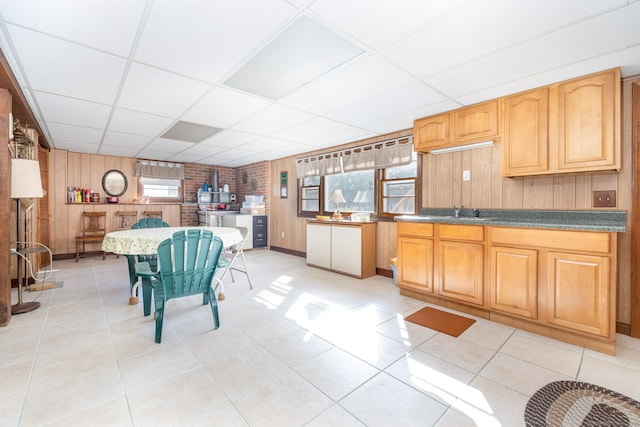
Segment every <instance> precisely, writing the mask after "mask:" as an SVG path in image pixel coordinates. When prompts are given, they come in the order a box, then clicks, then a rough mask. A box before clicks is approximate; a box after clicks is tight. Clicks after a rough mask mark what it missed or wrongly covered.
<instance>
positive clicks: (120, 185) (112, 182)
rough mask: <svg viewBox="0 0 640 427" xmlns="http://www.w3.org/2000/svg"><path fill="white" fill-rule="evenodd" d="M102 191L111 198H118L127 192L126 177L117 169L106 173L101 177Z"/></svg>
mask: <svg viewBox="0 0 640 427" xmlns="http://www.w3.org/2000/svg"><path fill="white" fill-rule="evenodd" d="M102 189H103V190H104V192H105V193H107V194H108V195H109V196H112V197H120V196H122V195H123V194H124V193H125V192H126V191H127V177H126V176H124V174H123V173H122V172H120V171H119V170H117V169H111V170H110V171H107V172H106V173H105V174H104V176H103V177H102Z"/></svg>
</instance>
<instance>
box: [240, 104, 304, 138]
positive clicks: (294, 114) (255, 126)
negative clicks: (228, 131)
mask: <svg viewBox="0 0 640 427" xmlns="http://www.w3.org/2000/svg"><path fill="white" fill-rule="evenodd" d="M311 119H313V116H312V115H311V114H308V113H305V112H302V111H299V110H296V109H293V108H289V107H285V106H283V105H278V104H274V105H272V106H270V107H268V108H266V109H264V110H262V111H260V112H259V113H256V114H254V115H253V116H251V117H249V118H248V119H246V120H243V121H241V122H240V123H238V124H237V125H235V126H233V128H234V129H235V130H240V131H245V132H252V133H255V134H261V135H270V134H272V133H274V132H279V131H281V130H284V129H287V128H290V127H292V126H296V125H298V124H300V123H303V122H306V121H309V120H311Z"/></svg>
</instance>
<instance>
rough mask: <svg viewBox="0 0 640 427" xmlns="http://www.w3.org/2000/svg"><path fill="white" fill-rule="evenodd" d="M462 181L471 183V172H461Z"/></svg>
mask: <svg viewBox="0 0 640 427" xmlns="http://www.w3.org/2000/svg"><path fill="white" fill-rule="evenodd" d="M462 180H463V181H471V171H470V170H464V171H462Z"/></svg>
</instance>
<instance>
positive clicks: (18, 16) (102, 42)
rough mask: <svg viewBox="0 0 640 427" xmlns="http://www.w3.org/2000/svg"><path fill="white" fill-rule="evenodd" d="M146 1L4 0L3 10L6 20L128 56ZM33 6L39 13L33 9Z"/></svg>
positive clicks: (0, 6) (0, 4)
mask: <svg viewBox="0 0 640 427" xmlns="http://www.w3.org/2000/svg"><path fill="white" fill-rule="evenodd" d="M145 3H146V2H145V0H109V1H107V2H101V1H86V0H65V1H64V3H63V4H61V3H60V2H54V1H41V0H20V1H15V0H2V1H0V10H2V17H3V18H4V19H5V20H6V21H7V22H10V23H14V24H18V25H21V26H24V27H27V28H31V29H35V30H37V31H39V32H42V33H46V34H50V35H54V36H57V37H60V38H62V39H65V40H68V41H73V42H75V43H78V44H82V45H84V46H89V47H93V48H96V49H99V50H103V51H105V52H110V53H114V54H116V55H120V56H123V57H127V56H129V52H130V51H131V47H132V46H133V41H134V38H135V35H136V32H137V30H138V24H139V23H140V21H141V19H142V15H143V12H144V6H145ZM34 8H35V9H37V11H38V13H33V10H34ZM115 29H117V30H115Z"/></svg>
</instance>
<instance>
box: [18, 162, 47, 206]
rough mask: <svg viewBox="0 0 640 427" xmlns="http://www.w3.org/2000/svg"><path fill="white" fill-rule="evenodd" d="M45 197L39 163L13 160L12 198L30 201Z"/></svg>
mask: <svg viewBox="0 0 640 427" xmlns="http://www.w3.org/2000/svg"><path fill="white" fill-rule="evenodd" d="M43 196H44V193H43V191H42V180H41V179H40V164H39V163H38V161H37V160H27V159H11V198H12V199H30V198H34V197H43Z"/></svg>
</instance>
